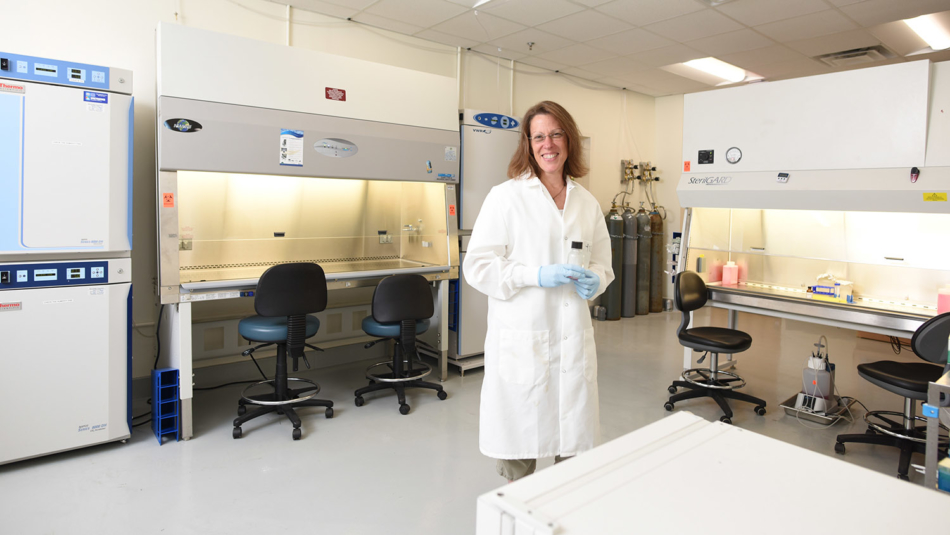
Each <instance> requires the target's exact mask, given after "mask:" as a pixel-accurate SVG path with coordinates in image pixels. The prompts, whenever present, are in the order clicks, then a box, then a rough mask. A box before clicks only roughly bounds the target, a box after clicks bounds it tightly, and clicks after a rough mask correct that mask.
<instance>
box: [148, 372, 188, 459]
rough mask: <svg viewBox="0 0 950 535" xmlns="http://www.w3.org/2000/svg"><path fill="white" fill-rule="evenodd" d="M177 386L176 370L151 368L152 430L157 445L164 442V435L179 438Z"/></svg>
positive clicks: (179, 402)
mask: <svg viewBox="0 0 950 535" xmlns="http://www.w3.org/2000/svg"><path fill="white" fill-rule="evenodd" d="M178 387H179V383H178V370H176V369H174V368H162V369H160V370H152V432H153V433H155V438H157V439H158V443H159V445H161V444H162V443H163V442H164V440H163V439H164V437H169V438H171V437H172V436H174V437H175V440H176V441H178V440H181V431H180V429H181V426H180V425H179V423H180V422H181V418H180V416H179V415H180V413H181V411H180V410H179V409H180V407H181V400H180V399H179V397H180V395H179V390H178Z"/></svg>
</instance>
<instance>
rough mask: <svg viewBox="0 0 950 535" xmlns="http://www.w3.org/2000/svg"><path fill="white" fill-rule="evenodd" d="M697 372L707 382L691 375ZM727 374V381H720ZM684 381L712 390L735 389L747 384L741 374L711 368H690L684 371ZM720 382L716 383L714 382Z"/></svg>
mask: <svg viewBox="0 0 950 535" xmlns="http://www.w3.org/2000/svg"><path fill="white" fill-rule="evenodd" d="M693 374H696V375H698V376H700V377H702V378H703V380H705V381H706V382H703V381H698V380H696V379H693V378H692V377H690V376H691V375H693ZM722 376H725V377H726V378H727V381H726V382H721V383H720V378H721V377H722ZM683 381H686V382H687V383H689V384H692V385H696V386H701V387H703V388H709V389H712V390H735V389H737V388H742V387H743V386H745V379H743V378H742V377H739V374H736V373H732V372H724V371H715V372H714V371H712V370H710V369H709V368H690V369H688V370H686V371H684V372H683ZM713 381H715V383H720V384H715V383H713Z"/></svg>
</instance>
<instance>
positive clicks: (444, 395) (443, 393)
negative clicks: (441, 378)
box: [438, 390, 449, 400]
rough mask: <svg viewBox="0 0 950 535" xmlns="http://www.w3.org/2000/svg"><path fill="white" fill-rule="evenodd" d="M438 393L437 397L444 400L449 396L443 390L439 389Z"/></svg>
mask: <svg viewBox="0 0 950 535" xmlns="http://www.w3.org/2000/svg"><path fill="white" fill-rule="evenodd" d="M438 395H439V399H442V400H444V399H445V398H447V397H449V395H448V394H446V393H445V390H439V394H438Z"/></svg>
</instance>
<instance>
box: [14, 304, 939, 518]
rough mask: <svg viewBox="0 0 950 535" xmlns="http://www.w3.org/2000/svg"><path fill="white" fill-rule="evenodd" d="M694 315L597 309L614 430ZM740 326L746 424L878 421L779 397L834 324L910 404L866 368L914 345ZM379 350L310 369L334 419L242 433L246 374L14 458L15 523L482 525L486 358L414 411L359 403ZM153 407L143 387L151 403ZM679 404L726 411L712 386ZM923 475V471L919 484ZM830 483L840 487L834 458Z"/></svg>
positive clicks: (271, 424) (847, 357) (776, 324)
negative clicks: (42, 453) (623, 315)
mask: <svg viewBox="0 0 950 535" xmlns="http://www.w3.org/2000/svg"><path fill="white" fill-rule="evenodd" d="M679 317H680V316H679V314H678V313H676V312H671V313H664V314H653V315H650V316H642V317H637V318H631V319H624V320H621V321H618V322H595V327H596V340H597V347H598V355H599V381H600V393H601V400H600V401H601V425H602V432H603V438H604V440H610V439H612V438H616V437H619V436H621V435H623V434H625V433H628V432H630V431H633V430H635V429H637V428H639V427H641V426H643V425H646V424H648V423H651V422H653V421H655V420H658V419H660V418H663V417H664V416H666V415H667V414H668V413H667V412H666V411H665V410H664V409H663V403H664V401H665V400H666V398H667V396H668V394H667V391H666V387H667V386H668V385H669V383H670V381H671V380H673V379H674V378H675V377H676V376H677V375H678V374H679V372H680V370H681V366H682V356H683V352H682V349H681V347H680V346H679V345H678V344H677V342H676V337H675V330H676V327H677V325H678V323H679ZM696 321H697V324H714V325H721V326H724V325H725V313H724V312H722V311H719V310H713V311H709V310H704V311H702V312H700V313H698V314H697V320H696ZM739 327H740V328H741V329H744V330H746V331H747V332H749V333H750V334H751V335H752V336H753V339H754V340H755V342H754V343H753V346H752V348H751V349H750V350H749V351H747V352H746V353H744V354H742V355H741V356H740V357H739V367H738V370H739V372H740V373H741V374H742V375H743V376H744V377H745V379H746V380H747V381H748V383H749V384H748V386H747V389H746V390H747V391H748V392H749V393H751V394H753V395H756V396H759V397H762V398H764V399H766V400H767V402H768V413H767V414H766V415H765V416H756V415H755V414H754V413H753V411H752V409H751V406H749V405H746V404H739V403H733V408H734V410H735V413H736V414H735V417H734V418H733V422H734V425H737V426H741V427H743V428H746V429H750V430H753V431H756V432H759V433H762V434H765V435H768V436H771V437H774V438H777V439H779V440H783V441H786V442H789V443H792V444H796V445H799V446H801V447H804V448H807V449H810V450H813V451H817V452H820V453H822V454H826V455H835V454H834V453H833V444H834V437H835V435H836V434H838V433H842V432H849V431H851V432H863V430H864V427H865V426H864V424H863V422H862V421H861V416H862V414H863V411H862V410H860V409H857V410H855V416H856V417H857V419H858V422H856V423H854V424H847V423H839V424H837V425H835V426H834V427H832V428H819V429H815V428H814V427H815V425H814V424H810V423H809V422H804V423H802V422H799V421H797V420H796V419H795V418H793V417H789V416H787V415H785V413H784V412H783V411H782V410H781V409H780V408H779V407H778V404H779V403H780V402H781V401H784V400H785V399H787V398H788V397H790V396H791V395H793V394H794V393H795V392H797V391H798V390H799V389H800V381H801V369H802V367H803V366H804V362H805V359H806V358H807V356H808V354H809V352H810V351H811V350H812V349H813V347H812V344H814V343H815V341H817V339H818V336H819V335H820V334H825V335H826V336H828V338H829V340H830V351H831V358H832V361H833V362H835V363H836V364H837V366H838V374H837V376H838V387H839V390H840V392H841V394H842V395H847V396H854V397H856V398H858V399H860V400H861V401H863V402H864V403H865V404H866V405H867V406H869V407H871V408H873V409H880V408H888V409H891V410H900V409H901V399H900V398H898V397H897V396H894V395H891V394H888V393H886V392H884V391H882V390H880V389H878V388H876V387H874V386H873V385H871V384H870V383H868V382H866V381H864V380H862V379H860V378H859V377H858V375H857V373H856V370H855V368H856V366H857V365H858V364H859V363H862V362H869V361H874V360H881V359H895V360H915V359H916V357H914V356H913V354H912V353H911V352H910V351H909V350H908V349H906V348H905V350H904V352H903V353H902V354H901V355H895V354H894V353H893V352H892V349H891V347H890V346H889V345H888V344H884V343H880V342H873V341H868V340H860V339H857V338H856V337H855V333H854V332H853V331H846V330H842V329H836V328H830V327H822V326H817V325H810V324H803V323H795V322H786V321H783V320H776V319H772V318H765V317H758V316H747V315H740V317H739ZM268 365H269V366H272V364H270V363H268ZM366 365H367V363H366V362H354V363H352V364H346V365H343V366H337V367H334V368H329V369H325V370H319V371H316V372H311V373H309V374H308V375H312V376H313V377H315V378H316V379H317V380H318V381H319V382H320V383H321V384H322V385H323V391H322V392H321V396H320V397H323V398H328V399H332V400H334V401H335V402H336V407H335V410H336V415H335V417H334V418H333V419H331V420H326V419H325V418H324V416H323V412H322V411H318V410H315V409H314V410H312V412H310V413H309V414H307V415H305V416H304V417H303V420H304V425H303V429H304V438H303V439H302V440H300V441H297V442H295V441H293V440H291V437H290V431H291V426H290V425H289V423H288V422H286V421H283V420H282V421H277V420H276V418H275V417H270V418H266V417H265V418H262V419H260V420H256V421H254V422H251V423H248V424H246V425H245V426H244V438H242V439H241V440H233V439H232V438H231V424H230V421H231V419H232V418H233V417H234V409H235V402H236V399H237V397H238V393H239V392H240V388H241V387H239V386H232V387H227V388H223V389H219V390H213V391H205V392H199V393H198V394H197V396H196V398H195V438H194V439H193V440H190V441H187V442H179V443H166V444H165V445H163V446H161V447H159V445H158V444H157V442H156V441H155V439H154V437H153V436H152V434H151V431H150V430H149V429H148V427H147V426H146V427H139V428H136V430H135V433H134V434H133V437H132V439H131V441H130V442H129V443H128V444H110V445H104V446H99V447H94V448H88V449H85V450H79V451H74V452H67V453H63V454H59V455H54V456H49V457H45V458H40V459H34V460H29V461H24V462H20V463H14V464H11V465H6V466H0V533H3V534H17V535H20V534H32V533H37V534H40V533H42V534H47V533H62V534H85V533H88V534H97V535H98V534H111V533H122V534H127V533H149V534H151V533H166V534H167V533H172V534H185V533H202V534H204V533H227V534H238V533H277V532H278V531H281V530H285V529H287V530H289V529H293V530H296V531H297V532H301V533H327V534H344V533H353V534H364V533H386V534H387V535H396V534H413V535H418V534H456V533H459V534H470V533H473V532H474V519H475V500H476V497H477V496H478V495H479V494H482V493H484V492H487V491H489V490H491V489H493V488H496V487H498V486H500V485H501V484H503V483H504V481H502V480H501V478H499V477H498V476H497V475H495V473H494V462H493V461H492V460H491V459H487V458H485V457H483V456H482V455H481V454H480V453H479V451H478V399H479V390H480V387H481V381H482V373H481V371H480V370H472V371H469V372H468V373H466V375H465V377H460V376H459V375H458V373H456V372H455V371H454V370H452V373H451V374H450V379H449V380H448V381H447V382H446V383H445V387H446V390H447V391H448V392H449V398H448V399H447V400H445V401H439V400H438V399H437V398H436V396H435V394H434V393H433V392H431V391H417V392H413V393H412V394H410V397H409V403H410V404H411V406H412V412H411V413H410V414H409V415H408V416H401V415H400V414H399V413H398V411H397V408H398V407H397V404H396V401H395V398H394V396H393V395H391V394H384V393H380V394H373V395H370V396H367V400H366V401H367V403H366V405H365V406H363V407H360V408H357V407H355V406H354V404H353V397H352V391H353V390H354V389H355V388H358V387H360V386H362V385H364V384H365V379H363V369H364V368H365V367H366ZM265 369H266V368H265ZM251 370H253V368H252V367H248V368H247V370H246V372H247V377H248V378H252V377H253V374H251ZM221 376H222V375H221V373H220V370H214V369H205V370H201V371H200V372H199V374H198V376H197V377H196V382H197V383H198V385H199V386H201V385H211V384H217V383H219V382H220V380H221ZM140 401H141V400H140ZM143 407H144V404H142V403H137V405H136V411H135V412H136V413H138V412H142V408H143ZM676 409H677V410H689V411H692V412H694V413H696V414H698V415H700V416H703V417H705V418H708V419H717V418H718V417H719V411H718V408H717V407H716V405H715V403H714V402H713V401H712V400H710V399H705V400H691V401H686V402H682V403H679V404H677V407H676ZM4 410H28V409H25V408H24V409H18V408H15V407H7V408H5V409H4ZM37 425H42V422H37ZM806 425H807V426H806ZM3 432H5V433H6V432H9V431H8V430H4V431H3ZM18 432H27V431H18ZM838 458H839V459H841V460H842V462H852V463H855V464H858V465H861V466H864V467H867V468H870V469H872V470H877V471H880V472H883V473H886V474H889V475H890V474H895V473H896V466H897V454H896V452H895V451H891V450H889V449H887V448H883V447H874V446H859V445H854V446H849V447H848V453H847V454H846V455H844V456H838ZM552 462H553V460H552V459H544V460H542V461H541V463H539V464H540V467H541V468H544V467H547V466H549V465H550V464H551V463H552ZM914 462H916V463H922V462H923V460H922V458H920V457H915V459H914ZM921 480H922V476H919V475H917V474H912V475H911V481H912V484H919V483H920V481H921ZM815 484H816V488H817V489H822V488H824V489H827V488H829V485H830V486H832V487H833V482H829V481H825V480H823V479H822V475H821V474H815ZM733 514H741V510H736V511H734V512H733ZM857 514H863V513H860V512H857Z"/></svg>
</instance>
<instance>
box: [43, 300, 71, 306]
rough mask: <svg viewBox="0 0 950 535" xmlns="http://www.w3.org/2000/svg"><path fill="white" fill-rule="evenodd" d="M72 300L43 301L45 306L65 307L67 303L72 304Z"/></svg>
mask: <svg viewBox="0 0 950 535" xmlns="http://www.w3.org/2000/svg"><path fill="white" fill-rule="evenodd" d="M72 302H73V300H72V299H53V300H50V301H43V304H44V305H65V304H66V303H72Z"/></svg>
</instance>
